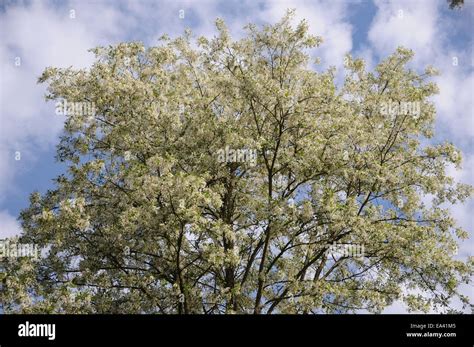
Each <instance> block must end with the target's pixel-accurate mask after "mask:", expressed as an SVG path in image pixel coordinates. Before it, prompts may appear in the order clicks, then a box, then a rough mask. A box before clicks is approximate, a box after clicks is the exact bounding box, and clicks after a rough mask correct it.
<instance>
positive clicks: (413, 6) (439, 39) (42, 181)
mask: <svg viewBox="0 0 474 347" xmlns="http://www.w3.org/2000/svg"><path fill="white" fill-rule="evenodd" d="M465 2H466V4H465V6H464V7H463V9H462V10H450V9H449V6H448V3H447V2H446V1H445V0H439V1H436V0H408V1H401V0H398V1H369V0H360V1H357V0H335V1H334V0H333V1H316V0H312V1H303V0H302V1H299V0H294V1H291V0H287V1H252V0H237V1H229V0H224V1H211V0H209V1H207V0H200V1H197V0H196V1H151V0H118V1H112V0H110V1H105V0H81V1H60V0H56V1H46V0H45V1H39V0H38V1H12V0H0V68H1V70H0V238H2V237H8V236H12V235H15V234H18V233H19V232H20V226H19V224H18V222H17V220H16V218H17V216H18V213H19V211H20V210H21V209H23V208H25V207H26V206H27V203H28V196H29V194H30V193H31V192H32V191H34V190H39V191H40V192H44V191H46V190H47V189H49V188H51V187H52V181H51V179H52V178H54V177H55V176H56V175H58V174H59V173H60V172H62V171H63V169H64V167H62V165H60V164H59V163H56V162H55V160H54V155H55V144H56V143H57V142H58V135H59V134H60V132H61V129H62V122H63V118H61V116H58V115H56V114H55V112H54V104H53V103H46V102H45V101H44V97H43V96H44V92H45V90H44V86H42V85H38V84H36V81H37V78H38V76H39V75H40V74H41V72H42V71H43V70H44V68H45V67H47V66H56V67H68V66H73V67H76V68H83V67H88V66H90V65H91V63H92V61H93V55H92V54H91V53H89V52H88V49H90V48H92V47H95V46H99V45H109V44H114V43H118V42H121V41H130V40H140V41H143V42H144V43H145V44H146V45H153V44H155V43H156V42H157V39H158V37H160V36H161V35H162V34H164V33H167V34H169V35H170V36H174V35H179V34H181V33H182V32H183V30H184V29H185V28H191V29H192V31H193V32H194V33H195V34H197V35H211V36H212V35H214V33H215V30H214V21H215V19H216V17H221V18H223V19H224V20H225V21H226V23H227V25H228V27H229V28H230V30H231V33H232V34H233V36H234V37H239V36H242V34H243V31H242V27H243V26H244V25H245V24H247V23H249V22H253V23H266V22H275V21H277V20H278V19H280V18H281V17H282V16H283V14H284V13H285V11H286V9H288V8H294V9H296V16H297V19H302V18H305V19H307V20H308V22H309V25H310V30H311V32H312V33H314V34H317V35H320V36H322V37H323V38H324V44H323V45H322V46H321V48H319V49H318V51H317V55H318V56H319V57H320V58H321V62H322V66H323V67H329V66H335V67H336V68H339V69H340V68H341V65H342V62H343V58H344V55H345V54H346V53H347V52H350V53H351V54H353V55H355V56H358V57H363V58H364V59H366V61H367V65H368V66H369V67H373V66H374V65H375V64H377V63H378V62H379V61H380V60H381V59H382V58H384V57H385V56H386V55H388V54H390V53H392V52H393V51H394V50H395V48H396V47H397V46H399V45H403V46H405V47H408V48H411V49H413V50H414V51H415V54H416V55H415V59H414V62H413V66H414V67H415V68H417V69H419V70H420V71H421V70H423V68H424V67H425V66H426V65H434V66H435V67H436V68H438V69H439V70H440V71H441V75H440V76H439V77H437V78H436V82H437V83H438V86H439V88H440V94H439V95H437V96H436V97H435V98H434V99H433V100H434V102H435V103H436V106H437V110H438V118H437V141H439V140H444V139H449V140H450V141H452V142H454V143H455V144H456V145H457V146H458V147H459V148H460V149H461V150H462V151H463V153H464V163H463V168H462V170H458V171H456V170H454V168H453V169H450V172H451V174H452V175H453V176H454V177H456V178H457V179H458V180H460V181H462V182H465V183H470V184H474V147H473V138H474V137H473V135H474V114H473V113H474V107H473V106H474V105H473V98H474V70H473V68H474V55H473V36H474V35H473V29H472V28H473V24H474V0H465ZM183 11H184V12H183ZM180 14H181V16H180ZM182 14H184V18H181V17H183V16H182ZM473 208H474V201H473V200H472V199H471V200H470V201H469V202H468V203H466V204H465V205H463V206H456V208H453V215H454V216H455V218H456V219H457V221H458V223H459V224H460V225H462V226H463V227H464V228H465V229H467V230H468V231H469V232H470V234H471V235H472V236H473V237H472V239H474V228H473V226H474V217H473V213H472V211H473ZM473 248H474V242H473V240H471V241H469V242H465V243H464V244H463V245H462V247H461V249H460V253H459V257H461V258H465V257H466V256H467V255H470V254H472V249H473ZM464 291H465V292H466V294H468V295H470V296H471V298H473V301H474V295H473V289H472V286H471V287H466V288H464ZM404 310H405V309H404V306H403V304H401V303H396V304H394V305H393V306H392V307H390V308H388V309H387V310H386V311H385V312H388V313H394V312H404Z"/></svg>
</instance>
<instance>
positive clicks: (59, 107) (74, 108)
mask: <svg viewBox="0 0 474 347" xmlns="http://www.w3.org/2000/svg"><path fill="white" fill-rule="evenodd" d="M55 106H56V114H57V115H58V116H66V115H67V116H88V117H92V116H94V115H95V113H96V107H95V103H93V102H89V101H80V102H72V101H67V100H61V101H58V102H57V103H56V105H55Z"/></svg>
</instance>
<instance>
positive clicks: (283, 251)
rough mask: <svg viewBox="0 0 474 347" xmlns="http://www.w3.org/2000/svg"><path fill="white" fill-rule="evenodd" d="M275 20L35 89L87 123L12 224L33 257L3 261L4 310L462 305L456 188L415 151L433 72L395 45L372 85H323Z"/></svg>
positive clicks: (462, 189)
mask: <svg viewBox="0 0 474 347" xmlns="http://www.w3.org/2000/svg"><path fill="white" fill-rule="evenodd" d="M291 18H292V13H291V12H289V13H288V14H287V15H286V16H285V17H284V18H282V19H281V21H279V22H278V23H276V24H274V25H265V26H263V27H257V26H255V25H248V26H247V27H246V30H247V35H246V36H245V37H244V38H242V39H239V40H233V39H232V38H231V36H230V34H229V32H228V30H227V28H226V26H225V24H224V22H223V21H222V20H217V21H216V27H217V35H216V36H215V37H213V38H206V37H200V38H197V39H195V38H194V36H193V35H192V34H191V32H190V31H186V32H185V33H184V35H182V36H181V37H178V38H175V39H171V38H169V37H167V36H164V37H162V39H161V41H160V43H159V45H157V46H156V47H144V45H143V44H141V43H138V42H132V43H121V44H117V45H114V46H109V47H98V48H95V49H93V50H92V51H93V52H94V54H95V56H96V60H95V63H94V64H93V65H92V66H91V67H90V68H88V69H84V70H75V69H73V68H65V69H63V68H61V69H60V68H54V67H51V68H47V69H46V70H45V71H44V73H43V75H42V76H41V77H40V78H39V82H41V83H47V84H48V93H47V95H46V98H47V99H48V100H54V101H56V102H64V101H66V102H67V103H69V104H71V103H72V104H74V103H76V104H80V105H83V104H87V105H93V107H92V108H91V107H89V108H87V109H93V112H78V110H79V111H81V110H82V111H84V108H71V107H70V108H67V107H66V111H65V112H64V113H65V116H64V117H65V125H64V132H63V135H62V136H61V140H60V143H59V144H58V147H57V159H58V160H59V161H61V162H65V163H67V165H68V170H67V172H65V173H64V174H63V175H60V176H59V177H57V178H56V179H55V188H54V189H52V190H50V191H48V192H47V193H45V194H43V195H41V194H39V193H37V192H35V193H33V194H32V195H31V198H30V200H31V204H30V206H29V207H28V208H27V209H25V210H23V211H22V213H21V216H20V218H21V222H22V228H23V234H22V235H21V236H20V239H19V240H20V241H21V242H26V243H35V244H37V245H39V246H41V247H43V255H42V257H40V258H39V259H36V260H34V259H30V258H18V259H6V260H5V261H4V263H3V264H4V268H5V273H4V280H3V281H4V282H3V283H4V284H3V286H2V291H1V300H0V302H1V306H2V307H3V309H4V311H5V312H42V313H53V312H54V313H62V312H67V313H106V312H107V313H206V314H207V313H265V314H266V313H321V312H326V313H341V312H353V311H357V310H359V309H366V310H369V311H370V312H380V311H381V310H383V309H384V308H385V307H387V306H388V305H390V304H391V303H393V302H394V301H395V300H404V301H405V302H406V303H407V305H408V307H409V308H410V309H413V310H425V311H426V310H429V309H440V310H444V311H446V310H449V309H450V306H451V303H452V300H453V299H454V298H460V299H461V301H462V302H464V303H465V304H468V300H467V298H466V297H464V296H462V295H461V294H460V293H459V286H460V285H461V284H462V283H469V281H470V276H472V273H473V266H472V265H473V264H472V261H471V260H468V261H462V260H459V259H457V258H456V257H455V256H454V254H455V253H456V249H457V245H458V243H459V242H460V241H461V240H462V239H465V238H467V237H468V233H467V232H466V231H465V230H463V229H461V228H459V227H458V226H457V225H456V222H455V220H454V219H453V217H452V216H451V215H450V212H449V209H448V208H447V207H446V205H447V203H449V204H456V203H460V202H463V201H464V200H465V199H467V198H468V197H469V196H470V194H471V192H472V189H471V187H470V186H467V185H464V184H461V183H458V182H455V181H454V180H453V178H452V177H449V175H448V174H447V170H446V169H447V166H448V165H451V164H454V165H455V166H459V165H460V164H461V153H460V151H459V150H458V149H456V148H455V146H454V145H453V144H451V143H447V142H446V143H444V142H440V141H437V140H436V138H435V136H434V121H435V115H436V110H435V107H434V105H433V103H432V102H431V101H430V97H431V96H432V95H434V94H435V93H437V87H436V85H435V84H434V83H433V82H432V81H431V76H433V75H435V74H436V71H435V69H434V68H432V67H427V69H426V71H423V72H417V71H415V70H413V69H411V68H410V67H409V62H410V59H411V58H412V57H413V54H414V53H413V52H412V51H411V50H409V49H405V48H402V47H401V48H399V49H397V51H396V52H394V53H393V54H392V55H390V56H388V57H387V58H386V59H384V60H383V61H381V62H380V63H379V64H378V65H377V67H376V68H375V69H374V70H373V71H368V70H367V69H366V67H365V64H364V61H363V60H361V59H356V58H353V57H351V56H349V55H348V56H347V57H346V59H345V62H346V64H345V80H344V81H343V83H342V84H341V85H338V84H337V83H336V81H335V70H334V69H333V68H330V69H327V70H325V71H322V72H321V71H318V69H315V68H314V67H313V65H312V62H311V58H310V54H309V52H310V51H311V50H313V49H314V50H317V47H318V46H319V45H320V44H321V43H322V39H321V38H320V37H315V36H312V35H310V34H309V32H308V25H307V23H306V22H305V21H302V22H300V23H299V24H297V25H296V26H295V25H293V24H292V19H291ZM81 103H82V104H81ZM335 246H336V247H335ZM356 246H359V248H357V249H358V250H359V254H351V252H336V251H335V248H337V247H339V249H341V247H342V248H343V249H344V250H346V251H347V250H350V249H355V248H351V247H356ZM360 251H362V252H360Z"/></svg>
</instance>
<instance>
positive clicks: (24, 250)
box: [0, 239, 40, 260]
mask: <svg viewBox="0 0 474 347" xmlns="http://www.w3.org/2000/svg"><path fill="white" fill-rule="evenodd" d="M39 255H40V250H39V248H38V245H36V244H34V243H18V242H15V241H10V240H8V239H5V240H0V260H2V259H3V258H21V257H30V258H34V259H38V257H39Z"/></svg>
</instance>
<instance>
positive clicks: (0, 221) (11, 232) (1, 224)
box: [0, 210, 21, 240]
mask: <svg viewBox="0 0 474 347" xmlns="http://www.w3.org/2000/svg"><path fill="white" fill-rule="evenodd" d="M20 230H21V227H20V224H19V223H18V221H17V220H16V218H15V217H13V216H12V215H11V214H9V213H8V211H4V210H2V211H0V240H1V239H4V238H7V237H11V236H15V235H18V234H19V233H20Z"/></svg>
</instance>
